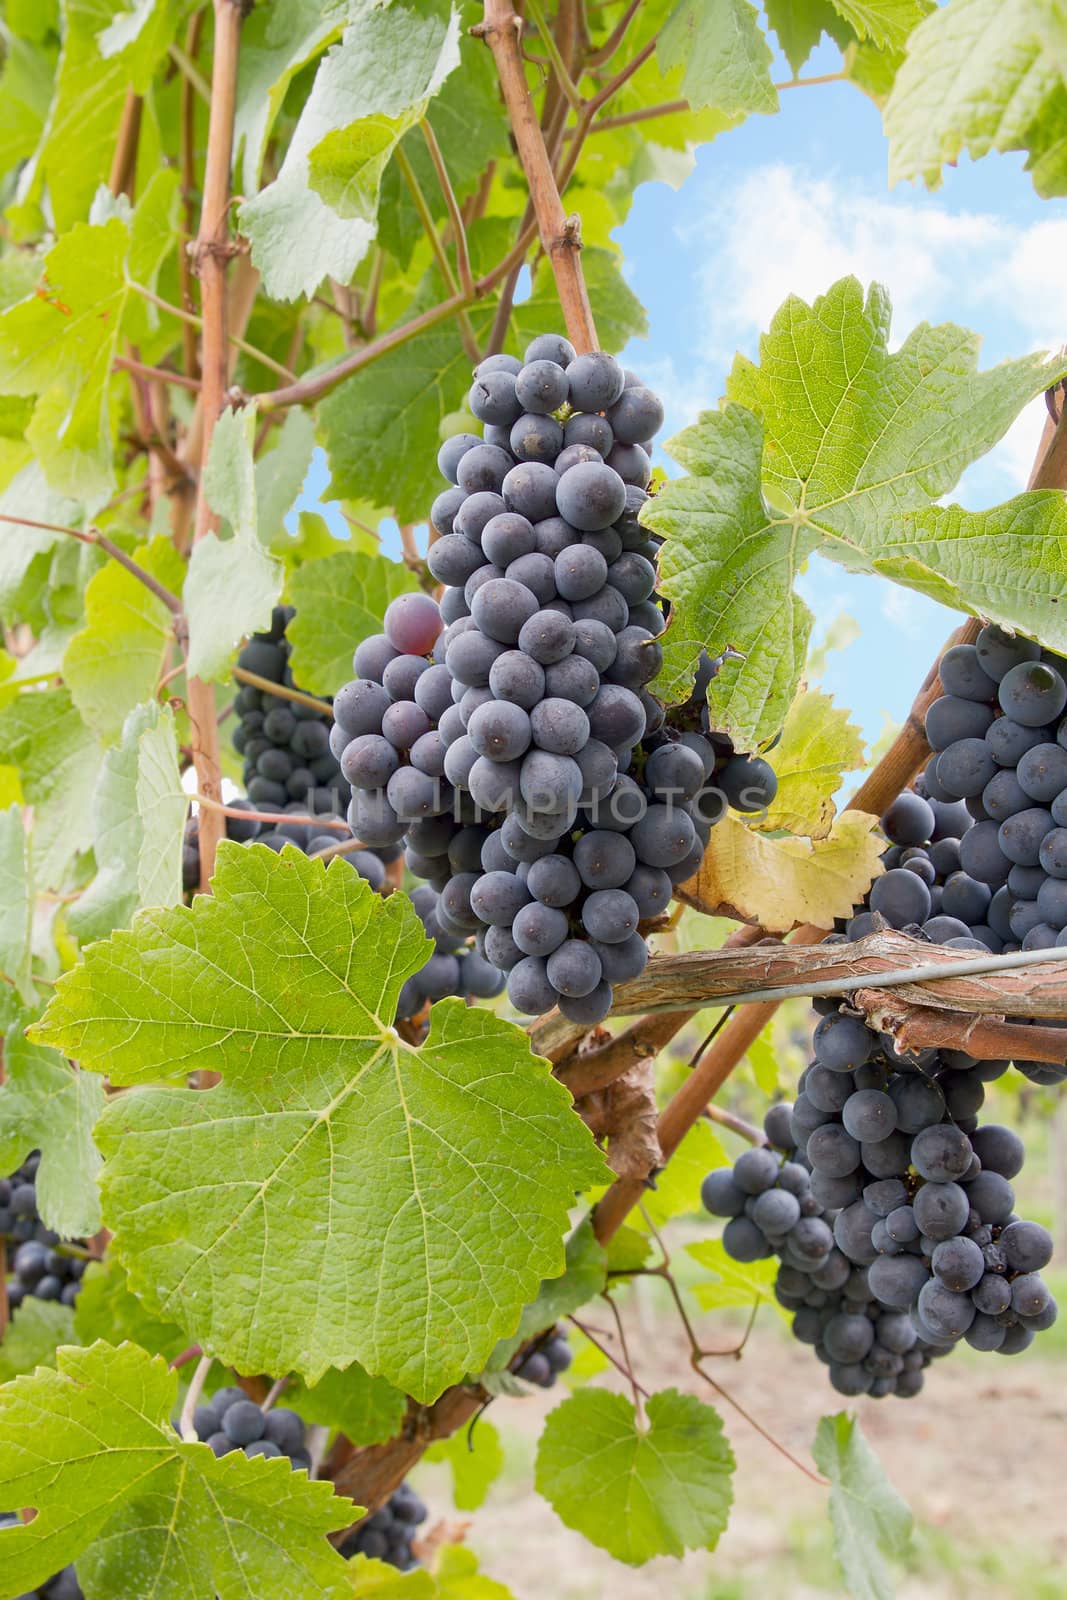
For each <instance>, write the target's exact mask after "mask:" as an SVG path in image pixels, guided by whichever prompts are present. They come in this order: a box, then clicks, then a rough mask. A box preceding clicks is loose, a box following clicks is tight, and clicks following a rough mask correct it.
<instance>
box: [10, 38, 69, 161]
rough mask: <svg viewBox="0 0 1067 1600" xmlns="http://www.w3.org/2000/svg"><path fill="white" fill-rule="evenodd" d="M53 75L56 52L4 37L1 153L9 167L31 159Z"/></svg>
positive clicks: (50, 96) (46, 107) (46, 110)
mask: <svg viewBox="0 0 1067 1600" xmlns="http://www.w3.org/2000/svg"><path fill="white" fill-rule="evenodd" d="M55 75H56V52H55V50H54V49H53V48H50V47H48V46H43V45H41V44H36V43H34V41H33V40H32V39H20V38H19V37H18V36H17V35H16V34H10V33H7V32H6V30H5V38H4V70H3V73H2V75H0V149H2V150H3V152H4V156H5V158H6V161H7V164H8V166H11V167H13V166H15V165H16V164H17V163H18V162H20V161H25V160H26V159H27V157H29V156H32V155H33V152H34V151H35V150H36V148H37V141H38V140H39V139H40V137H41V134H42V132H43V130H44V124H45V118H46V117H47V115H48V107H49V104H50V102H51V99H52V84H53V82H54V80H55Z"/></svg>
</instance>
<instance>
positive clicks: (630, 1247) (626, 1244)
mask: <svg viewBox="0 0 1067 1600" xmlns="http://www.w3.org/2000/svg"><path fill="white" fill-rule="evenodd" d="M652 1251H653V1245H652V1241H651V1239H650V1238H649V1236H648V1235H647V1234H646V1233H639V1232H638V1230H637V1229H636V1228H631V1227H630V1226H629V1224H628V1223H625V1222H624V1223H623V1225H622V1227H621V1228H619V1229H618V1230H617V1232H616V1233H614V1234H613V1235H612V1237H611V1239H610V1240H609V1241H608V1271H609V1272H613V1273H614V1272H637V1271H639V1270H640V1268H641V1267H645V1266H647V1265H648V1261H649V1257H650V1256H651V1255H652Z"/></svg>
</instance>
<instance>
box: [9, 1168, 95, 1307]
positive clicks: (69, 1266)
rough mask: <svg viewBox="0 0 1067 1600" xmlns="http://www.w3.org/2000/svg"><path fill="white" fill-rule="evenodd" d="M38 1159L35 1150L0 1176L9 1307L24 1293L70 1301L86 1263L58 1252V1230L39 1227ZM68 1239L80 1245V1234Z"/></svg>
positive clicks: (42, 1225)
mask: <svg viewBox="0 0 1067 1600" xmlns="http://www.w3.org/2000/svg"><path fill="white" fill-rule="evenodd" d="M40 1162H41V1156H40V1152H39V1151H37V1150H35V1151H34V1152H33V1154H32V1155H30V1156H27V1158H26V1160H25V1161H24V1162H23V1163H22V1165H21V1166H20V1167H19V1168H18V1170H17V1171H16V1172H13V1173H12V1174H11V1176H10V1177H9V1178H0V1252H5V1253H6V1254H7V1255H8V1256H9V1258H10V1260H9V1265H10V1268H11V1271H12V1273H13V1276H12V1277H10V1278H9V1279H8V1284H7V1301H8V1305H9V1307H10V1308H11V1310H12V1311H15V1310H17V1309H18V1307H19V1306H20V1305H21V1304H22V1302H23V1301H24V1300H25V1299H26V1298H27V1297H28V1296H32V1297H33V1298H34V1299H37V1300H58V1301H60V1303H61V1304H62V1305H65V1306H71V1305H73V1304H74V1302H75V1300H76V1299H77V1297H78V1291H79V1290H80V1288H81V1280H82V1277H83V1275H84V1273H85V1268H86V1265H87V1262H86V1260H85V1258H84V1257H82V1256H71V1255H65V1254H64V1253H63V1250H62V1243H63V1241H62V1240H61V1239H60V1236H59V1234H58V1233H56V1232H54V1230H53V1229H51V1228H48V1227H46V1226H45V1223H44V1220H43V1218H42V1217H41V1215H40V1212H39V1211H38V1210H37V1187H36V1182H37V1169H38V1167H39V1166H40ZM68 1242H70V1241H68ZM73 1243H74V1244H75V1245H77V1246H79V1247H84V1246H83V1241H82V1240H80V1239H78V1240H74V1241H73ZM2 1267H3V1257H2V1255H0V1268H2Z"/></svg>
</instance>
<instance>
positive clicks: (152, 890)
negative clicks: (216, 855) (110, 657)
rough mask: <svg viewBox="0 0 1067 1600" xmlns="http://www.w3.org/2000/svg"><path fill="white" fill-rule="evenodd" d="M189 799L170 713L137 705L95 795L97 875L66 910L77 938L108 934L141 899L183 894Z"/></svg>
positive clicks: (145, 902) (152, 902) (155, 901)
mask: <svg viewBox="0 0 1067 1600" xmlns="http://www.w3.org/2000/svg"><path fill="white" fill-rule="evenodd" d="M188 803H189V802H188V799H187V797H186V795H185V792H184V790H183V789H182V783H181V772H180V771H179V768H178V737H177V733H176V731H175V727H174V716H173V713H172V712H171V711H169V710H163V709H161V708H160V706H159V705H158V704H157V703H156V702H155V701H154V700H150V701H148V702H147V703H146V704H145V705H143V706H136V707H135V708H134V710H133V711H131V712H130V714H129V716H128V717H127V718H126V725H125V727H124V728H123V730H122V742H121V744H119V745H116V746H115V747H114V748H112V749H111V750H109V751H108V752H107V754H106V755H105V756H104V765H103V769H102V770H101V773H100V777H99V779H98V781H97V786H96V792H95V794H94V795H93V830H94V832H93V851H94V855H95V858H96V877H95V878H94V880H93V882H92V883H91V884H90V885H89V887H88V889H87V890H86V891H85V893H84V894H83V895H82V896H81V899H80V900H78V901H76V903H75V904H74V905H73V906H71V908H70V911H69V913H68V917H67V921H68V924H69V926H70V930H71V932H72V933H73V934H75V935H76V937H77V938H79V939H81V940H82V941H83V942H84V941H87V940H90V939H103V938H106V937H107V935H108V934H109V933H110V932H111V930H112V929H113V928H121V927H124V926H125V925H126V924H127V923H128V922H129V921H130V920H131V918H132V917H133V914H134V912H135V911H139V910H140V909H141V907H142V906H172V905H175V904H176V903H177V901H179V900H180V899H181V893H182V875H181V874H182V835H183V828H184V823H185V814H186V810H187V808H188Z"/></svg>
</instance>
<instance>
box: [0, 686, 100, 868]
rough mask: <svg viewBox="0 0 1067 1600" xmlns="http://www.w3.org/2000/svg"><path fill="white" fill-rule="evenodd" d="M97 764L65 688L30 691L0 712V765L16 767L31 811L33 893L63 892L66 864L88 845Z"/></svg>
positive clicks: (96, 748) (91, 741)
mask: <svg viewBox="0 0 1067 1600" xmlns="http://www.w3.org/2000/svg"><path fill="white" fill-rule="evenodd" d="M102 759H103V751H102V750H101V748H100V746H99V745H98V744H97V742H96V740H95V739H94V738H93V735H92V734H91V733H90V731H89V729H88V728H87V727H86V726H85V723H84V722H83V721H82V719H81V717H80V716H79V715H78V712H77V710H76V709H75V706H74V703H73V701H72V700H71V697H70V691H69V690H68V689H46V690H45V691H44V692H43V693H42V692H40V691H32V690H31V691H30V692H28V693H26V694H20V695H19V697H18V699H17V700H14V701H13V702H12V703H11V705H9V706H5V707H4V709H3V710H2V711H0V762H6V763H8V764H9V765H11V766H13V767H17V768H18V770H19V776H20V778H21V781H22V792H23V795H24V797H25V800H26V804H27V805H31V806H32V807H33V815H34V830H33V862H34V875H35V877H36V879H37V887H38V889H60V888H63V887H65V883H64V879H65V877H66V871H67V868H68V867H69V865H70V863H71V862H72V861H73V860H74V857H75V856H76V855H77V854H78V853H79V851H82V850H88V849H89V848H90V846H91V845H92V842H93V834H92V818H91V815H90V805H89V797H90V795H91V794H92V792H93V788H94V785H95V782H96V775H97V773H98V771H99V769H100V763H101V761H102Z"/></svg>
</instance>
